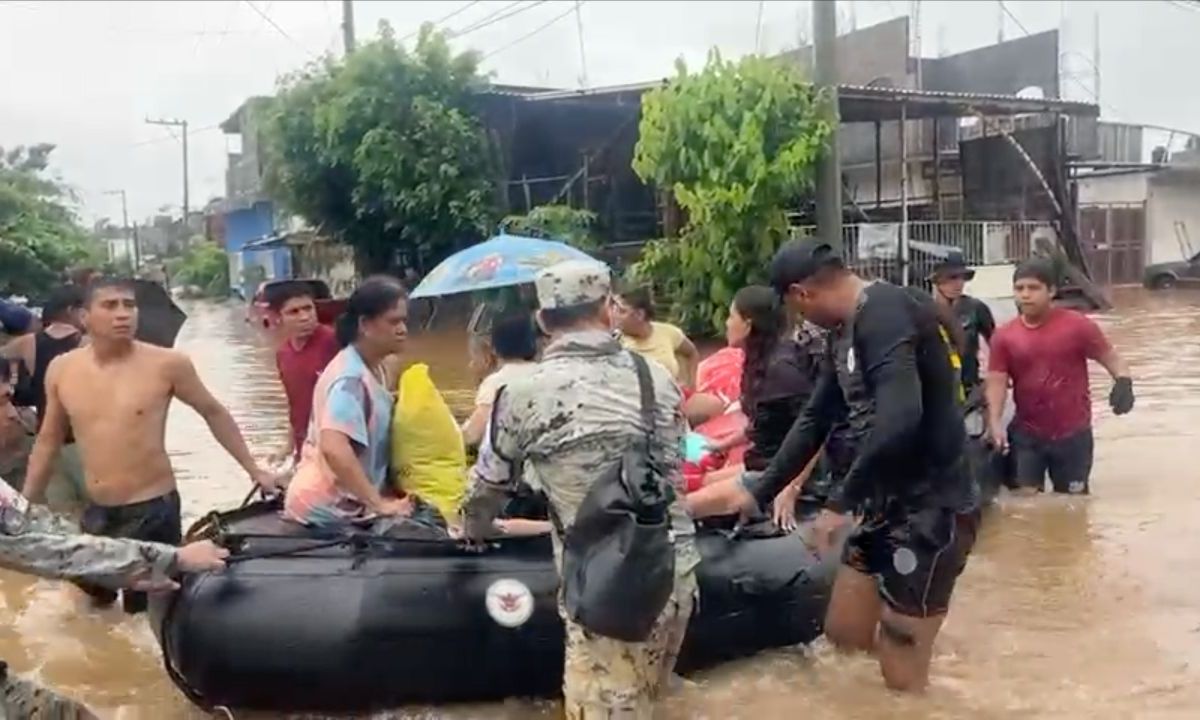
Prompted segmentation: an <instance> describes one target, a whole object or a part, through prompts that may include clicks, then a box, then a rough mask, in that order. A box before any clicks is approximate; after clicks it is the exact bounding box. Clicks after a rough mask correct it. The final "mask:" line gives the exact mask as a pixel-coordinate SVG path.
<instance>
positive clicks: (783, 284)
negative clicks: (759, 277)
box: [770, 237, 846, 295]
mask: <svg viewBox="0 0 1200 720" xmlns="http://www.w3.org/2000/svg"><path fill="white" fill-rule="evenodd" d="M845 266H846V264H845V262H844V261H843V260H842V256H841V254H839V253H838V251H837V250H835V249H834V248H833V246H832V245H830V244H829V243H828V242H826V241H825V240H822V239H821V238H816V237H807V238H802V239H800V240H790V241H788V242H786V243H784V245H783V247H781V248H779V251H778V252H776V253H775V257H774V258H772V259H771V270H770V278H771V287H773V288H775V292H777V293H779V294H780V295H785V294H787V291H788V289H789V288H790V287H791V286H792V285H796V284H798V283H802V282H804V281H805V280H808V279H809V278H811V277H812V276H814V275H816V274H817V273H818V272H820V271H821V270H822V269H823V268H827V267H832V268H843V267H845Z"/></svg>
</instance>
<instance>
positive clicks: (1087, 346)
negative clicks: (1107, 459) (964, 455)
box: [987, 258, 1134, 495]
mask: <svg viewBox="0 0 1200 720" xmlns="http://www.w3.org/2000/svg"><path fill="white" fill-rule="evenodd" d="M1057 284H1058V283H1057V277H1056V274H1055V270H1054V265H1053V263H1051V261H1049V260H1046V259H1042V258H1034V259H1031V260H1027V261H1025V262H1024V263H1021V265H1020V266H1019V267H1018V268H1017V269H1016V271H1015V272H1014V273H1013V295H1014V296H1015V297H1016V300H1017V309H1018V310H1019V311H1020V315H1018V316H1017V317H1016V318H1015V319H1013V320H1011V321H1009V322H1008V323H1006V324H1005V325H1004V326H1003V327H1001V328H1000V329H999V330H997V331H996V334H995V336H994V337H993V342H992V346H991V349H990V350H991V352H990V355H989V358H988V378H987V396H988V399H987V402H988V415H989V417H988V426H989V431H990V432H991V435H992V443H993V444H994V445H995V446H996V448H997V449H1000V450H1003V451H1006V452H1007V451H1009V449H1010V447H1011V452H1012V455H1013V464H1014V465H1015V467H1016V469H1015V473H1016V477H1015V478H1014V483H1015V485H1016V486H1017V487H1016V490H1017V491H1018V492H1021V493H1023V494H1025V493H1039V492H1041V491H1042V489H1043V488H1044V486H1045V484H1046V475H1047V474H1049V476H1050V482H1051V484H1052V485H1053V486H1054V492H1056V493H1067V494H1072V495H1074V494H1079V495H1086V494H1088V492H1089V488H1090V485H1089V478H1090V476H1091V473H1092V454H1093V452H1094V449H1095V448H1094V444H1093V440H1092V402H1091V396H1090V390H1089V387H1088V367H1087V361H1088V360H1095V361H1096V362H1098V363H1100V365H1102V366H1103V367H1104V369H1105V370H1107V371H1108V374H1109V375H1111V376H1112V379H1113V388H1112V392H1111V393H1110V394H1109V396H1108V402H1109V405H1110V406H1111V407H1112V411H1113V414H1114V415H1124V414H1125V413H1127V412H1129V411H1130V410H1132V409H1133V403H1134V396H1133V380H1132V379H1130V377H1129V365H1128V364H1127V363H1126V362H1125V360H1124V359H1122V358H1121V356H1120V355H1118V354H1117V351H1116V350H1114V349H1113V347H1112V345H1110V344H1109V342H1108V339H1107V338H1106V337H1104V333H1103V332H1102V331H1101V330H1100V328H1099V326H1097V325H1096V323H1094V322H1092V321H1091V320H1090V319H1088V318H1086V317H1084V316H1083V315H1081V314H1079V313H1077V312H1075V311H1074V310H1068V309H1066V308H1059V307H1054V294H1055V291H1056V289H1057V288H1056V286H1057ZM1009 380H1011V381H1012V388H1013V403H1014V404H1015V405H1016V411H1017V413H1016V417H1015V419H1014V420H1013V424H1012V428H1011V429H1008V428H1005V427H1004V424H1003V420H1004V403H1005V399H1006V398H1005V396H1006V395H1007V391H1008V384H1009Z"/></svg>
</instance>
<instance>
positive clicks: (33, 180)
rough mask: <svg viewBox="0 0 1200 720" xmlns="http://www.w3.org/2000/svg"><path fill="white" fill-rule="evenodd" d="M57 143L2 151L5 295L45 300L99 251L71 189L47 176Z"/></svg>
mask: <svg viewBox="0 0 1200 720" xmlns="http://www.w3.org/2000/svg"><path fill="white" fill-rule="evenodd" d="M53 150H54V146H53V145H50V144H39V145H33V146H30V147H16V148H12V149H10V150H8V151H4V150H3V149H0V293H14V294H19V295H27V296H30V297H33V298H40V297H42V296H43V295H45V294H46V293H47V292H48V291H49V290H50V289H51V288H52V287H53V286H54V285H56V284H57V283H58V282H59V279H60V277H61V276H62V274H63V273H64V272H65V271H66V270H68V269H69V268H70V267H71V266H72V265H74V264H77V263H81V262H84V261H86V260H88V259H89V257H91V256H92V255H94V254H95V253H94V252H92V251H93V248H92V247H91V246H90V244H89V243H88V241H87V236H86V234H85V233H84V231H83V229H82V228H81V227H80V226H79V224H78V223H77V221H76V217H75V213H74V211H73V210H72V209H71V208H70V206H69V203H70V202H71V201H72V200H73V199H74V198H73V197H72V196H71V194H70V192H69V191H68V189H67V188H66V187H64V186H63V185H61V184H59V183H58V182H56V181H54V180H52V179H50V178H47V177H46V168H47V167H48V165H49V162H50V154H51V153H52V152H53Z"/></svg>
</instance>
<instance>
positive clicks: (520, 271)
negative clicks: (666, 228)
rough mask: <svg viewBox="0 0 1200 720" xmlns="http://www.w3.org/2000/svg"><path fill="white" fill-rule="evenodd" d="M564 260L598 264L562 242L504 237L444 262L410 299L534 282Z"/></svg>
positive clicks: (499, 236) (468, 249) (494, 238)
mask: <svg viewBox="0 0 1200 720" xmlns="http://www.w3.org/2000/svg"><path fill="white" fill-rule="evenodd" d="M564 260H592V261H593V262H598V261H596V260H595V259H594V258H593V257H592V256H590V255H588V254H587V253H585V252H583V251H582V250H576V249H575V248H573V247H571V246H570V245H564V244H563V243H560V242H554V241H553V240H540V239H538V238H531V237H524V236H522V235H504V234H501V235H497V236H495V237H493V238H492V239H491V240H488V241H487V242H482V243H479V244H478V245H473V246H471V247H469V248H467V249H466V250H460V251H459V252H456V253H455V254H453V255H451V256H450V257H448V258H446V259H445V260H443V261H442V262H441V263H440V264H439V265H438V266H437V267H435V268H434V269H433V271H432V272H430V273H429V274H428V275H426V276H425V279H424V280H422V281H421V284H420V285H418V286H417V288H416V289H415V290H413V292H412V295H411V297H412V298H414V299H417V298H432V297H441V296H443V295H454V294H456V293H464V292H473V291H476V290H489V289H492V288H501V287H511V286H513V285H522V284H525V283H531V282H533V279H534V277H536V276H537V274H538V272H539V271H541V270H542V269H544V268H547V267H550V266H551V265H555V264H557V263H560V262H563V261H564Z"/></svg>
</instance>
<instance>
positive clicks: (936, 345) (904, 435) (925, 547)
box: [743, 238, 979, 691]
mask: <svg viewBox="0 0 1200 720" xmlns="http://www.w3.org/2000/svg"><path fill="white" fill-rule="evenodd" d="M771 284H772V285H773V286H774V287H775V289H776V290H777V291H778V292H779V293H780V294H781V295H783V296H784V298H785V299H786V301H787V302H788V304H789V305H790V306H791V307H792V308H793V309H794V310H797V311H799V312H800V313H801V314H803V316H804V317H805V318H807V319H808V320H810V321H812V322H814V323H816V324H817V325H820V326H822V327H826V328H829V329H830V331H831V332H830V336H829V343H828V345H829V353H830V357H829V358H828V362H826V363H825V365H824V369H823V372H822V374H821V376H820V378H819V379H818V381H817V387H816V389H815V390H814V392H813V397H812V399H811V401H810V402H809V403H808V405H807V406H805V408H804V410H803V411H802V412H801V414H800V416H799V418H797V420H796V423H795V425H794V426H793V427H792V429H791V431H790V432H789V433H788V436H787V438H786V439H785V440H784V442H783V445H782V447H781V448H780V449H779V452H778V453H777V454H776V455H775V457H774V458H773V459H772V461H771V464H770V466H769V467H768V468H767V470H766V471H765V472H764V473H763V474H762V475H760V476H757V477H756V476H753V475H748V476H746V477H745V478H744V480H743V483H744V487H745V488H746V490H747V491H748V492H749V494H750V495H752V496H753V498H754V500H755V501H756V502H757V503H758V504H759V505H765V504H767V503H769V502H771V500H772V498H773V497H774V496H775V494H776V493H778V492H779V491H780V490H781V489H783V488H784V487H785V486H786V485H787V484H788V482H789V481H790V480H791V479H792V478H793V477H795V476H796V474H797V473H798V472H799V471H800V470H801V469H803V468H804V466H805V465H806V464H807V463H808V462H809V460H810V459H811V458H812V457H813V456H814V455H815V454H816V453H817V452H818V450H819V449H820V447H821V445H822V443H823V442H824V441H825V439H826V436H827V435H828V433H829V430H830V427H831V424H832V423H834V422H835V421H838V420H839V419H843V421H844V422H845V423H846V425H847V428H848V433H847V434H848V439H849V441H850V442H851V443H852V444H853V446H854V455H853V458H854V459H853V461H852V462H851V464H850V466H849V468H848V469H847V471H846V472H845V474H844V476H843V477H841V478H840V479H839V480H838V483H837V485H836V486H835V487H834V488H833V489H832V491H831V492H830V495H829V498H828V500H827V504H826V508H825V509H824V510H822V512H821V515H820V516H819V517H818V520H817V523H816V525H817V527H816V533H817V542H818V544H828V543H829V539H830V536H831V535H832V533H833V531H834V530H835V529H837V528H838V527H839V526H841V525H843V524H845V523H846V522H847V519H848V518H847V515H848V514H850V513H853V514H855V515H858V516H860V518H861V519H860V521H859V523H858V527H857V528H855V530H854V532H853V533H852V535H851V536H850V538H849V540H848V541H847V543H846V549H845V554H844V556H843V566H842V567H841V568H840V570H839V571H838V575H837V579H836V581H835V582H834V587H833V594H832V596H831V599H830V604H829V610H828V614H827V616H826V620H825V633H826V635H827V636H828V637H829V638H830V640H831V641H832V642H833V643H834V644H836V645H838V646H839V647H842V648H845V649H858V650H874V651H875V653H876V654H877V656H878V658H879V663H880V668H881V670H882V671H883V677H884V680H885V682H886V683H887V685H888V687H890V688H893V689H897V690H913V691H919V690H921V689H923V688H924V687H925V685H926V684H927V682H928V678H929V661H930V657H931V654H932V651H933V640H934V638H935V637H936V636H937V633H938V630H939V629H940V628H941V624H942V620H943V618H944V617H945V615H946V612H947V610H948V609H949V606H950V595H951V593H952V591H953V589H954V584H955V581H956V580H957V578H958V575H959V573H961V572H962V570H963V568H964V567H965V565H966V560H967V555H968V554H969V552H970V550H971V547H972V545H973V544H974V540H975V530H976V527H977V524H978V517H979V515H978V490H977V488H976V486H975V483H974V480H973V479H972V477H971V474H970V471H969V469H968V467H967V464H966V460H965V457H964V443H965V432H964V429H963V423H962V411H961V408H960V406H959V404H958V401H957V396H958V388H957V375H956V373H955V372H954V369H953V367H952V366H951V364H950V358H949V356H948V354H947V352H946V346H945V344H944V342H943V340H942V337H941V334H940V333H939V331H938V319H937V313H936V311H935V306H934V304H933V300H932V298H930V297H929V296H928V295H926V294H924V293H914V292H912V291H910V290H906V289H903V288H900V287H897V286H895V285H892V284H890V283H886V282H875V283H868V282H866V281H864V280H862V279H861V278H859V277H858V276H857V275H855V274H854V273H853V272H851V271H850V270H849V269H847V268H846V266H845V264H844V263H843V261H842V258H841V257H840V256H839V255H838V254H837V253H836V252H834V251H833V249H832V248H831V247H830V246H829V245H828V244H827V243H824V242H822V241H820V240H817V239H811V238H810V239H806V240H800V241H795V242H791V243H788V244H787V245H785V246H784V247H783V248H782V249H781V250H780V251H779V253H778V254H776V256H775V259H774V260H773V261H772V263H771ZM877 638H878V641H877Z"/></svg>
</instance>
